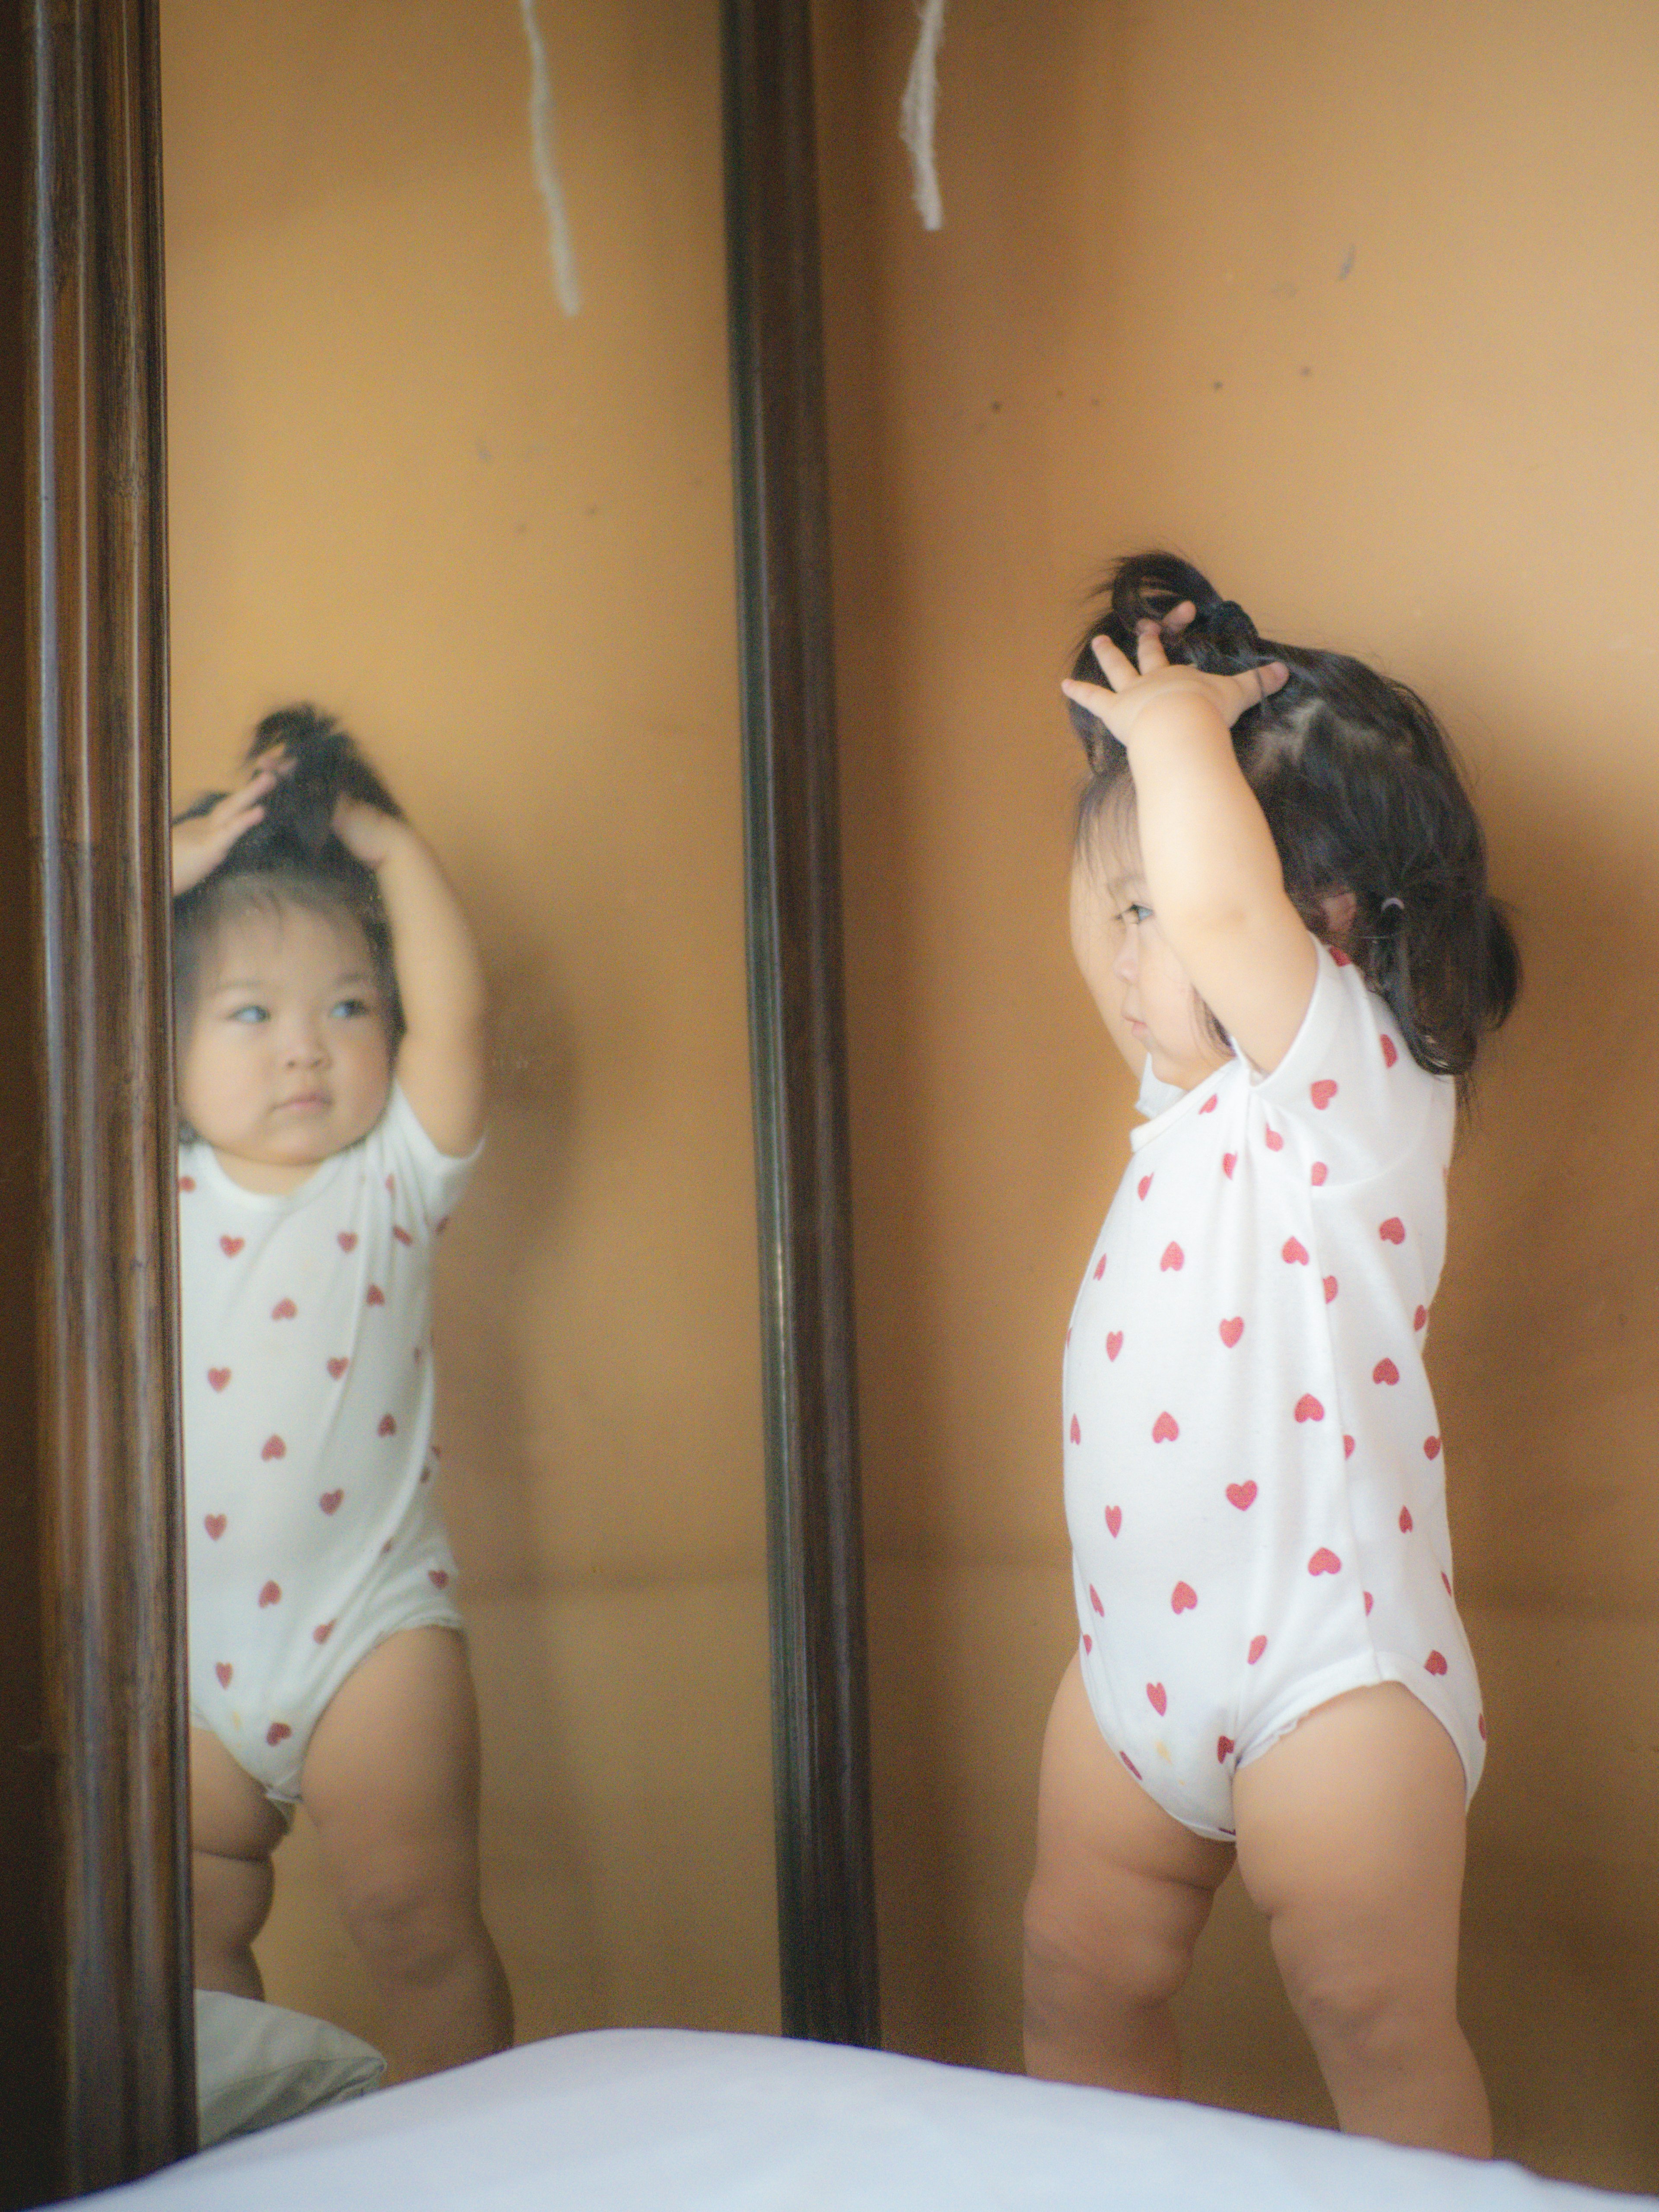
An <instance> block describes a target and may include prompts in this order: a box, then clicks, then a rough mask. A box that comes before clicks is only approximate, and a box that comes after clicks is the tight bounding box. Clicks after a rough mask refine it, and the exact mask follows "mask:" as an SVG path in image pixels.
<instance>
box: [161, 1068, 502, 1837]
mask: <svg viewBox="0 0 1659 2212" xmlns="http://www.w3.org/2000/svg"><path fill="white" fill-rule="evenodd" d="M476 1158H477V1154H476V1153H474V1154H473V1155H472V1158H469V1159H465V1160H456V1159H449V1158H446V1157H445V1156H444V1154H442V1153H441V1152H439V1151H438V1150H437V1148H436V1147H435V1146H434V1144H433V1143H432V1140H431V1139H430V1138H429V1137H428V1135H427V1133H426V1132H425V1131H424V1130H423V1129H422V1127H421V1125H420V1123H419V1122H418V1121H416V1117H415V1113H414V1109H412V1108H411V1107H410V1103H409V1102H408V1100H407V1099H406V1098H405V1097H404V1094H403V1092H402V1091H400V1090H399V1089H398V1088H397V1086H396V1085H394V1086H393V1088H392V1096H391V1097H390V1099H389V1100H388V1102H387V1104H386V1111H385V1113H384V1114H383V1115H381V1117H380V1121H379V1122H378V1123H377V1124H376V1125H375V1127H374V1128H373V1129H372V1130H371V1131H370V1132H369V1133H368V1136H367V1137H366V1138H364V1139H363V1140H362V1143H361V1144H358V1145H354V1146H350V1147H349V1148H348V1149H347V1150H346V1151H345V1152H337V1153H336V1154H335V1155H334V1157H333V1158H331V1159H328V1160H325V1161H324V1163H323V1164H322V1165H321V1166H320V1167H319V1169H318V1170H317V1172H316V1173H315V1174H314V1175H313V1176H310V1177H309V1178H308V1179H307V1181H306V1182H303V1183H301V1185H300V1186H299V1188H297V1189H295V1190H291V1191H286V1192H283V1193H282V1194H269V1193H265V1192H260V1191H251V1190H244V1189H242V1188H241V1187H240V1185H239V1184H237V1183H234V1182H232V1181H231V1180H230V1178H229V1177H228V1176H227V1175H226V1174H225V1172H224V1170H223V1169H222V1167H221V1166H220V1165H219V1164H218V1162H217V1160H216V1158H214V1156H213V1152H212V1150H211V1148H210V1146H207V1145H204V1144H191V1145H186V1146H184V1147H183V1148H182V1149H181V1151H180V1152H179V1274H180V1284H181V1294H182V1295H181V1304H182V1308H183V1329H182V1336H183V1343H184V1420H185V1494H186V1498H187V1500H188V1530H189V1535H188V1545H187V1558H188V1565H189V1583H190V1697H191V1712H192V1715H193V1717H195V1718H196V1719H197V1721H199V1722H200V1723H202V1725H203V1726H204V1727H206V1728H210V1729H212V1730H213V1733H214V1734H215V1735H216V1736H217V1737H218V1738H219V1741H221V1742H222V1744H223V1745H224V1747H225V1748H226V1749H227V1750H228V1752H229V1753H230V1754H231V1756H232V1757H233V1758H234V1759H236V1760H237V1762H238V1763H239V1764H240V1765H242V1766H243V1767H245V1768H246V1770H247V1771H248V1772H249V1773H250V1774H252V1776H253V1777H254V1778H255V1780H256V1781H258V1782H259V1783H261V1784H263V1785H264V1789H265V1790H266V1791H267V1792H268V1794H269V1795H270V1796H272V1797H273V1798H276V1800H278V1801H279V1802H287V1801H289V1800H292V1799H294V1798H297V1797H298V1796H299V1795H300V1775H301V1767H302V1765H303V1764H304V1760H305V1753H306V1747H307V1743H308V1742H309V1741H310V1739H311V1731H312V1729H313V1728H314V1727H315V1725H316V1723H317V1721H318V1719H319V1717H320V1716H321V1714H322V1711H323V1709H324V1707H325V1705H327V1704H328V1702H329V1700H330V1699H331V1697H332V1696H333V1695H334V1692H336V1690H337V1689H338V1688H339V1686H340V1685H341V1684H342V1683H343V1681H344V1680H345V1679H346V1677H347V1676H348V1675H349V1674H351V1672H352V1671H353V1669H354V1668H356V1667H357V1666H359V1665H360V1664H361V1663H362V1661H363V1660H364V1659H365V1658H366V1657H367V1656H368V1654H369V1652H370V1651H372V1650H374V1647H375V1645H376V1644H380V1643H381V1642H383V1641H384V1640H385V1638H386V1637H388V1636H390V1635H392V1633H393V1632H395V1631H397V1630H399V1629H404V1628H416V1627H422V1626H427V1625H428V1624H431V1623H436V1624H439V1625H441V1626H445V1627H450V1628H459V1626H460V1625H461V1622H460V1615H459V1613H457V1612H456V1610H455V1602H454V1598H453V1584H454V1580H455V1562H454V1559H453V1557H452V1556H451V1553H450V1550H449V1547H448V1544H447V1541H445V1538H444V1533H443V1530H442V1528H441V1526H440V1524H439V1521H438V1516H437V1512H436V1510H435V1506H434V1503H433V1496H432V1487H431V1475H432V1462H433V1460H434V1459H435V1456H436V1447H435V1445H433V1443H432V1441H431V1436H432V1400H433V1383H432V1351H431V1282H432V1240H433V1238H434V1237H435V1235H436V1233H437V1231H439V1230H441V1228H442V1227H443V1225H444V1220H445V1218H446V1217H447V1214H448V1212H449V1209H450V1207H451V1206H453V1204H454V1202H455V1200H456V1199H457V1198H458V1197H459V1194H460V1193H461V1190H462V1188H464V1186H465V1182H466V1181H467V1178H468V1176H469V1175H470V1174H471V1170H472V1165H473V1161H474V1160H476Z"/></svg>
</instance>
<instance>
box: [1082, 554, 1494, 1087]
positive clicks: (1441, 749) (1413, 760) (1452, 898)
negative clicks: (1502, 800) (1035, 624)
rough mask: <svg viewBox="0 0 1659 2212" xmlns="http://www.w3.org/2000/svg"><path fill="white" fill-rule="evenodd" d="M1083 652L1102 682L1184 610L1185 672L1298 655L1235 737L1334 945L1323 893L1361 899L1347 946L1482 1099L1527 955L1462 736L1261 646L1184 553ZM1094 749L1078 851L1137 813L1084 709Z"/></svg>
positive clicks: (1164, 565) (1107, 618) (1115, 579)
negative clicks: (1462, 754) (1106, 818)
mask: <svg viewBox="0 0 1659 2212" xmlns="http://www.w3.org/2000/svg"><path fill="white" fill-rule="evenodd" d="M1102 592H1103V601H1104V604H1103V605H1102V607H1101V608H1100V611H1098V612H1097V614H1096V616H1095V617H1094V619H1093V620H1092V621H1091V623H1090V625H1089V627H1088V629H1086V630H1085V633H1084V635H1083V637H1082V639H1081V641H1079V646H1078V650H1077V654H1076V657H1075V659H1073V664H1072V671H1071V672H1072V675H1073V677H1074V678H1076V679H1077V680H1079V682H1082V683H1087V684H1098V683H1100V682H1101V681H1102V680H1103V679H1102V677H1101V672H1100V664H1099V663H1098V661H1097V659H1095V656H1094V653H1093V652H1092V650H1091V640H1092V639H1094V638H1096V637H1097V636H1100V635H1105V636H1107V637H1109V638H1110V639H1111V641H1112V642H1113V643H1114V644H1115V646H1117V647H1118V648H1119V649H1120V650H1121V652H1123V653H1127V655H1128V657H1129V659H1131V660H1132V661H1133V659H1134V658H1135V653H1136V647H1137V643H1138V639H1137V635H1136V625H1137V623H1139V622H1141V621H1142V620H1143V619H1145V618H1146V617H1151V618H1152V620H1153V621H1155V622H1161V621H1162V620H1163V619H1164V617H1165V616H1166V615H1167V614H1169V613H1170V610H1171V609H1172V608H1174V607H1176V606H1178V605H1180V604H1181V602H1182V600H1183V599H1190V600H1191V601H1192V603H1193V605H1194V607H1195V608H1196V609H1197V613H1196V615H1195V617H1194V620H1193V621H1192V622H1191V623H1189V624H1188V627H1187V629H1185V630H1183V631H1182V633H1181V635H1179V636H1178V637H1167V636H1166V638H1165V640H1164V647H1165V650H1166V652H1167V653H1168V654H1169V657H1170V660H1171V661H1184V662H1187V663H1188V664H1189V665H1192V666H1193V667H1195V668H1203V669H1207V670H1209V671H1211V672H1212V673H1213V674H1216V675H1228V676H1231V675H1237V674H1238V673H1240V672H1241V671H1243V670H1245V669H1249V668H1255V667H1259V666H1261V665H1263V664H1265V663H1266V662H1268V661H1273V660H1282V661H1283V662H1284V663H1285V666H1286V667H1287V668H1288V669H1289V670H1290V671H1291V672H1290V680H1289V682H1288V683H1286V684H1285V686H1284V688H1283V689H1282V690H1279V691H1276V692H1274V693H1273V694H1272V696H1270V697H1268V698H1267V699H1264V700H1263V701H1262V702H1261V704H1260V705H1259V706H1256V707H1253V708H1249V710H1248V711H1247V712H1246V713H1244V714H1241V715H1240V717H1239V719H1238V720H1237V722H1236V723H1235V724H1234V726H1233V732H1232V736H1233V750H1234V751H1235V753H1236V754H1237V757H1238V763H1239V766H1240V767H1241V768H1242V769H1243V772H1244V775H1245V776H1246V778H1247V779H1248V780H1249V785H1250V787H1251V789H1252V790H1253V791H1254V792H1255V795H1256V798H1257V799H1258V800H1259V801H1260V803H1261V811H1262V812H1263V813H1264V814H1265V815H1266V817H1267V826H1268V828H1269V829H1271V830H1272V832H1273V842H1274V844H1275V845H1276V846H1277V847H1278V848H1279V859H1280V860H1281V862H1282V863H1283V866H1284V870H1285V891H1286V893H1287V895H1288V896H1289V897H1290V900H1291V904H1292V905H1293V906H1294V907H1295V908H1296V909H1297V912H1298V913H1299V914H1300V915H1301V916H1302V918H1303V920H1304V921H1305V922H1306V923H1307V925H1308V927H1309V928H1310V930H1312V931H1313V932H1314V933H1315V935H1316V936H1317V937H1320V938H1322V939H1331V937H1332V930H1331V927H1330V924H1329V922H1328V920H1327V918H1326V914H1325V909H1324V904H1323V902H1324V900H1325V899H1326V898H1327V897H1328V896H1330V895H1331V894H1332V893H1334V892H1340V891H1344V890H1346V891H1348V892H1350V893H1351V894H1352V898H1353V902H1354V914H1353V921H1352V926H1351V927H1348V928H1347V929H1346V931H1344V932H1342V933H1340V936H1339V937H1338V938H1337V939H1336V941H1337V943H1338V945H1339V949H1340V950H1341V951H1344V952H1346V954H1347V955H1348V956H1349V957H1350V958H1351V959H1352V961H1353V962H1354V963H1355V964H1356V965H1357V966H1358V969H1359V970H1360V972H1361V974H1362V975H1364V978H1365V981H1366V982H1367V983H1368V984H1369V985H1370V987H1371V989H1372V990H1373V991H1375V992H1376V994H1377V995H1378V996H1379V997H1380V998H1382V999H1383V1000H1385V1001H1386V1002H1387V1004H1388V1006H1389V1011H1390V1012H1392V1013H1393V1015H1394V1018H1395V1021H1396V1022H1398V1024H1400V1033H1401V1036H1402V1037H1403V1038H1404V1039H1405V1041H1406V1044H1407V1048H1408V1049H1409V1051H1410V1052H1411V1054H1412V1057H1413V1059H1414V1060H1416V1061H1417V1062H1418V1064H1419V1066H1422V1067H1425V1068H1426V1069H1428V1071H1429V1072H1430V1073H1431V1074H1434V1075H1450V1076H1455V1078H1456V1079H1457V1080H1458V1082H1459V1084H1460V1085H1461V1086H1463V1087H1464V1088H1467V1085H1468V1079H1469V1077H1470V1074H1471V1072H1472V1070H1473V1068H1474V1061H1475V1054H1476V1053H1477V1051H1478V1049H1479V1048H1480V1040H1481V1038H1482V1036H1483V1035H1484V1034H1485V1032H1486V1030H1495V1029H1497V1028H1498V1025H1499V1024H1500V1023H1502V1022H1503V1021H1504V1019H1505V1018H1507V1016H1508V1015H1509V1013H1510V1010H1511V1008H1512V1007H1513V1006H1514V1005H1515V1001H1516V996H1517V994H1518V993H1519V991H1520V987H1521V957H1520V954H1519V952H1518V951H1517V950H1516V942H1515V938H1514V935H1513V933H1511V931H1510V927H1509V924H1508V922H1507V921H1506V920H1505V918H1504V911H1503V909H1502V908H1501V907H1500V906H1499V904H1498V902H1497V901H1496V900H1495V899H1493V898H1492V896H1491V895H1490V893H1489V892H1488V890H1487V888H1486V839H1485V837H1484V836H1482V834H1481V829H1480V822H1479V820H1478V819H1477V818H1476V816H1475V811H1474V806H1473V805H1472V804H1471V803H1470V799H1469V796H1468V792H1467V791H1466V790H1465V789H1464V787H1463V779H1462V773H1461V771H1460V769H1459V767H1458V763H1457V759H1456V756H1455V753H1454V752H1453V750H1452V747H1451V744H1450V741H1449V739H1448V738H1447V737H1446V734H1445V732H1443V730H1442V729H1441V727H1440V725H1439V723H1438V722H1437V721H1436V720H1435V718H1434V716H1433V714H1431V712H1430V711H1429V709H1428V708H1427V707H1426V706H1425V704H1424V702H1422V700H1421V699H1419V697H1418V696H1417V694H1416V693H1415V692H1414V691H1413V690H1409V689H1408V688H1407V686H1406V685H1405V684H1397V683H1395V681H1394V680H1393V679H1392V678H1389V677H1386V676H1381V675H1379V674H1378V673H1377V671H1376V670H1375V669H1374V668H1368V667H1367V666H1366V665H1365V664H1364V661H1360V660H1354V659H1350V658H1349V656H1348V655H1347V654H1346V653H1323V652H1318V651H1315V650H1313V649H1311V648H1310V647H1304V646H1296V645H1285V644H1281V643H1280V642H1279V641H1277V640H1276V639H1272V638H1263V637H1260V636H1258V635H1257V634H1256V629H1255V623H1252V622H1251V620H1250V618H1249V616H1248V615H1247V614H1246V613H1245V612H1244V611H1243V608H1242V607H1240V606H1238V605H1236V604H1235V603H1234V602H1233V601H1232V600H1231V599H1223V598H1222V597H1221V595H1220V593H1219V592H1217V590H1216V589H1215V587H1214V586H1213V585H1212V584H1211V583H1210V581H1209V580H1208V579H1207V578H1206V576H1204V575H1203V574H1200V571H1199V570H1198V569H1196V568H1194V567H1193V566H1192V564H1191V562H1187V561H1183V560H1181V559H1180V558H1179V557H1178V556H1176V555H1175V554H1172V553H1138V554H1133V555H1131V556H1129V558H1128V559H1127V560H1124V561H1121V562H1119V563H1118V564H1117V566H1116V568H1114V569H1113V570H1112V571H1111V573H1110V574H1109V576H1108V578H1107V579H1106V580H1105V582H1104V583H1103V586H1102ZM1071 713H1072V723H1073V728H1074V729H1075V730H1076V731H1077V733H1078V735H1079V738H1081V739H1082V741H1083V749H1084V751H1085V754H1086V755H1087V756H1088V762H1089V781H1088V782H1087V783H1086V784H1085V787H1084V788H1083V791H1082V793H1081V794H1080V796H1079V801H1078V837H1079V844H1081V843H1082V842H1084V841H1085V840H1086V839H1087V838H1088V837H1089V836H1091V834H1092V832H1093V830H1094V829H1095V828H1096V826H1097V823H1098V822H1099V820H1100V818H1101V817H1102V816H1103V814H1104V813H1106V812H1108V811H1110V810H1112V809H1114V808H1115V807H1117V806H1120V805H1127V804H1129V803H1130V801H1131V799H1132V795H1133V780H1132V778H1131V776H1130V773H1129V757H1128V754H1127V752H1126V751H1125V750H1124V748H1123V747H1122V746H1121V744H1119V743H1118V742H1117V740H1116V738H1114V737H1113V736H1112V735H1111V733H1110V732H1109V730H1107V728H1106V727H1105V726H1104V724H1103V723H1102V722H1100V721H1099V720H1097V719H1096V717H1095V716H1094V715H1092V714H1090V713H1089V712H1088V711H1087V709H1086V708H1082V707H1079V706H1077V705H1076V704H1075V703H1074V704H1073V707H1072V710H1071Z"/></svg>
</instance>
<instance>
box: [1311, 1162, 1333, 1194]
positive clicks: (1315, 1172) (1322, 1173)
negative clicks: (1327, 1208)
mask: <svg viewBox="0 0 1659 2212" xmlns="http://www.w3.org/2000/svg"><path fill="white" fill-rule="evenodd" d="M1329 1173H1330V1170H1329V1169H1328V1167H1327V1166H1326V1164H1325V1163H1324V1161H1323V1160H1316V1161H1315V1162H1314V1164H1313V1165H1312V1167H1311V1168H1310V1169H1309V1170H1308V1181H1309V1182H1310V1183H1311V1184H1312V1185H1313V1187H1314V1188H1315V1189H1316V1190H1317V1189H1318V1188H1319V1187H1320V1185H1321V1184H1322V1182H1324V1180H1325V1178H1326V1176H1328V1174H1329Z"/></svg>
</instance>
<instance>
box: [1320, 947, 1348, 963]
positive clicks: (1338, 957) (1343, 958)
mask: <svg viewBox="0 0 1659 2212" xmlns="http://www.w3.org/2000/svg"><path fill="white" fill-rule="evenodd" d="M1325 950H1326V951H1328V953H1329V954H1330V956H1331V957H1332V959H1333V960H1334V961H1335V963H1336V964H1337V966H1338V967H1339V968H1352V965H1353V963H1352V960H1350V959H1349V957H1348V956H1347V954H1346V952H1342V951H1339V950H1338V948H1337V947H1336V946H1335V945H1327V946H1326V947H1325Z"/></svg>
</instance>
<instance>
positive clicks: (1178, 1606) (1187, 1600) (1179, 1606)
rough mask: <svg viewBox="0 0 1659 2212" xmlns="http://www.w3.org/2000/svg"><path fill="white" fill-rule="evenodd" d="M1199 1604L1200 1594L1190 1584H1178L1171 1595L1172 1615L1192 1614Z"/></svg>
mask: <svg viewBox="0 0 1659 2212" xmlns="http://www.w3.org/2000/svg"><path fill="white" fill-rule="evenodd" d="M1197 1603H1198V1592H1197V1591H1196V1590H1195V1589H1194V1588H1193V1586H1192V1584H1191V1583H1176V1586H1175V1588H1174V1589H1173V1590H1171V1591H1170V1612H1171V1613H1190V1612H1191V1611H1192V1609H1193V1607H1194V1606H1195V1605H1196V1604H1197Z"/></svg>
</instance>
